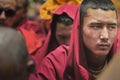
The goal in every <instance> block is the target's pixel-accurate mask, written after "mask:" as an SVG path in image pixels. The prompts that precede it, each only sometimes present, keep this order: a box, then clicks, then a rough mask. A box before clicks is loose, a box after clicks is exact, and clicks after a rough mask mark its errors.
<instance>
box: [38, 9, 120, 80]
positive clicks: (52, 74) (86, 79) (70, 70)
mask: <svg viewBox="0 0 120 80" xmlns="http://www.w3.org/2000/svg"><path fill="white" fill-rule="evenodd" d="M79 22H80V14H79V9H78V12H77V14H76V18H75V20H74V23H73V26H74V27H73V29H72V34H71V40H70V46H69V47H67V46H64V45H61V46H60V47H58V48H57V49H56V50H54V51H52V52H51V53H50V54H48V55H47V56H46V57H45V58H44V60H43V61H42V63H41V64H40V66H39V69H38V72H37V74H38V76H39V78H38V80H94V79H95V78H94V76H92V74H91V73H90V72H89V71H88V70H87V60H86V56H85V51H84V47H83V41H82V39H81V38H82V35H81V34H82V33H81V31H80V30H79V29H80V28H78V27H80V26H78V25H79ZM119 32H120V31H118V34H117V36H116V39H115V42H114V44H113V47H112V49H111V52H110V53H109V54H108V58H107V60H108V61H109V60H111V58H112V57H113V55H114V54H115V53H116V52H117V51H118V50H119V49H120V37H119V36H120V34H119Z"/></svg>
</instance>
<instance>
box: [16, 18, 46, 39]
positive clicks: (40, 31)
mask: <svg viewBox="0 0 120 80" xmlns="http://www.w3.org/2000/svg"><path fill="white" fill-rule="evenodd" d="M44 27H45V26H44V25H43V24H42V25H41V26H39V24H38V23H37V22H35V21H32V20H24V21H23V22H22V23H21V24H20V25H19V26H18V27H17V28H24V29H26V30H32V31H34V32H35V33H36V34H37V36H38V37H39V38H40V39H41V40H42V41H44V40H45V38H46V35H47V33H46V31H45V28H44Z"/></svg>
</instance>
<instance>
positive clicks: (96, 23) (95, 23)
mask: <svg viewBox="0 0 120 80" xmlns="http://www.w3.org/2000/svg"><path fill="white" fill-rule="evenodd" d="M90 25H102V24H101V23H99V22H93V23H90Z"/></svg>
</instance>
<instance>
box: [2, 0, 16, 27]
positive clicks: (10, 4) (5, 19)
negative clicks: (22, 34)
mask: <svg viewBox="0 0 120 80" xmlns="http://www.w3.org/2000/svg"><path fill="white" fill-rule="evenodd" d="M15 13H16V1H15V0H0V25H2V26H12V25H13V24H14V21H13V17H14V15H15Z"/></svg>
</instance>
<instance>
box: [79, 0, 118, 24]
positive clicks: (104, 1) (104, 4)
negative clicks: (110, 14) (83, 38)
mask: <svg viewBox="0 0 120 80" xmlns="http://www.w3.org/2000/svg"><path fill="white" fill-rule="evenodd" d="M88 8H92V9H102V10H105V11H107V10H115V11H116V15H117V17H118V14H117V9H116V7H115V5H114V4H113V2H112V1H111V0H83V2H82V3H81V6H80V25H81V26H82V25H83V18H84V17H85V16H86V15H87V9H88Z"/></svg>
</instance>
